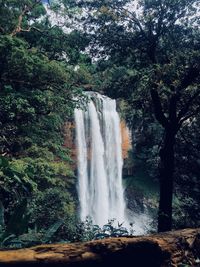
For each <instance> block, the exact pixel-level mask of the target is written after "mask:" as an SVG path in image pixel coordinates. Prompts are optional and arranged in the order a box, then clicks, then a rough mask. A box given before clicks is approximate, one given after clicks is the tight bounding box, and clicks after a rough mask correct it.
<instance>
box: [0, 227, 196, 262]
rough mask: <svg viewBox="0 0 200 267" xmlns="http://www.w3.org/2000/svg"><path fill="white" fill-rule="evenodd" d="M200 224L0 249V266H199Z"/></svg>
mask: <svg viewBox="0 0 200 267" xmlns="http://www.w3.org/2000/svg"><path fill="white" fill-rule="evenodd" d="M199 258H200V228H198V229H184V230H179V231H172V232H166V233H160V234H154V235H150V236H143V237H121V238H107V239H103V240H96V241H91V242H86V243H73V244H55V245H51V244H50V245H41V246H36V247H32V248H26V249H20V250H10V251H0V266H5V267H6V266H18V267H19V266H20V267H24V266H36V267H37V266H38V267H39V266H51V267H56V266H59V267H62V266H68V267H69V266H70V267H79V266H80V267H86V266H87V267H91V266H92V267H95V266H98V267H100V266H103V267H108V266H109V267H110V266H114V265H116V266H119V265H121V266H124V267H125V266H126V267H128V266H135V267H140V266H145V267H149V266H152V267H158V266H160V267H165V266H184V265H180V264H183V263H185V264H187V266H200V265H199V263H198V261H199V260H198V259H199Z"/></svg>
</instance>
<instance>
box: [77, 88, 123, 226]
mask: <svg viewBox="0 0 200 267" xmlns="http://www.w3.org/2000/svg"><path fill="white" fill-rule="evenodd" d="M88 97H89V99H90V100H89V102H88V104H87V105H86V108H85V110H82V109H75V112H74V115H75V123H76V146H77V157H78V195H79V201H80V218H81V220H85V219H86V217H87V216H90V217H91V219H92V221H93V223H95V224H98V225H100V226H102V225H104V224H106V223H107V222H108V220H110V219H116V221H117V222H119V223H122V222H125V221H126V219H125V201H124V196H123V186H122V165H123V160H122V151H121V131H120V119H119V115H118V113H117V111H116V101H115V100H113V99H110V98H108V97H106V96H102V95H100V94H98V93H94V92H90V93H89V94H88Z"/></svg>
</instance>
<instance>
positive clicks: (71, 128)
mask: <svg viewBox="0 0 200 267" xmlns="http://www.w3.org/2000/svg"><path fill="white" fill-rule="evenodd" d="M120 126H121V135H122V156H123V159H127V158H128V151H129V150H130V149H131V148H132V145H131V135H130V133H129V130H128V128H127V127H126V123H125V121H123V120H122V121H121V123H120ZM64 138H65V142H64V146H65V147H66V148H69V149H70V151H71V157H72V159H73V160H74V161H76V159H77V151H76V143H75V142H76V141H75V123H74V122H66V123H65V125H64ZM74 167H75V166H74Z"/></svg>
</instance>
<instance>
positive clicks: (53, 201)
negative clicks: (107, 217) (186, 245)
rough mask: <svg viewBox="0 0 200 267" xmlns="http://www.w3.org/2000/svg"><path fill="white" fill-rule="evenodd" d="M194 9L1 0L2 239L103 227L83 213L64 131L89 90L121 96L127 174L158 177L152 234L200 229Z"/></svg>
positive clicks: (33, 240)
mask: <svg viewBox="0 0 200 267" xmlns="http://www.w3.org/2000/svg"><path fill="white" fill-rule="evenodd" d="M199 8H200V7H199V1H198V0H178V1H177V0H138V1H137V3H136V2H135V1H130V0H120V1H115V0H109V1H108V0H99V1H93V0H90V1H89V0H88V1H87V0H85V1H82V0H74V1H71V0H62V1H42V0H21V1H17V0H0V247H12V248H13V247H15V248H20V247H24V246H30V245H34V244H39V243H48V242H74V241H84V240H90V239H93V238H95V231H97V230H98V231H97V232H98V233H100V234H101V237H102V236H106V234H105V233H104V232H103V231H100V229H97V226H95V227H96V228H95V227H94V226H93V225H92V222H91V221H86V222H80V219H79V216H78V212H77V210H78V197H77V191H76V183H77V172H76V170H74V167H73V166H74V159H73V158H72V157H71V152H70V150H69V148H68V147H66V146H65V140H64V139H65V134H66V133H65V127H64V126H65V123H66V121H73V116H74V109H75V108H78V107H79V108H84V104H85V103H87V101H88V100H87V97H86V96H85V94H84V92H85V91H97V92H100V93H101V94H104V95H107V96H109V97H111V98H113V99H117V101H118V103H120V104H119V106H120V108H119V113H120V116H121V117H122V118H123V119H124V120H125V121H126V123H127V125H128V127H129V129H130V130H131V134H132V140H133V151H132V152H131V153H130V155H129V157H130V158H131V160H132V162H133V172H134V171H135V172H138V170H142V171H144V172H145V175H146V176H147V177H148V179H151V180H154V181H158V183H159V188H160V190H159V200H158V203H157V205H158V216H157V215H156V217H155V221H156V227H157V229H158V231H159V232H163V231H168V230H171V229H180V228H186V227H200V206H199V195H200V179H199V178H200V177H199V175H200V155H199V151H200V136H199V131H200V20H199V14H200V13H199V12H200V9H199ZM119 227H120V226H119ZM114 230H115V229H114V228H112V231H111V232H110V235H112V234H113V233H114ZM154 230H155V229H154ZM123 232H125V234H127V232H126V231H125V230H124V228H123V229H122V230H121V232H120V231H119V229H118V233H120V234H123Z"/></svg>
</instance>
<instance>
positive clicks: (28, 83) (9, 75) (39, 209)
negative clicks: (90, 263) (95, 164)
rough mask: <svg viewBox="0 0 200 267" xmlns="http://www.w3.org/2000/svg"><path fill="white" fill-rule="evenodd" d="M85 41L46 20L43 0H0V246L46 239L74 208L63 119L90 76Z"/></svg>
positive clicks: (72, 178)
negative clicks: (83, 53) (85, 54)
mask: <svg viewBox="0 0 200 267" xmlns="http://www.w3.org/2000/svg"><path fill="white" fill-rule="evenodd" d="M52 8H54V7H52ZM54 11H55V10H54ZM52 12H53V11H52ZM86 45H87V39H86V38H85V39H84V38H83V36H81V34H79V32H78V31H73V32H71V33H66V32H64V31H63V29H62V28H61V27H59V26H55V25H52V23H51V21H50V20H49V16H48V14H47V10H46V8H44V6H43V4H42V1H35V0H31V1H29V0H24V1H15V0H13V1H0V127H1V131H0V199H1V201H0V232H1V246H9V247H21V246H25V245H29V244H35V243H38V242H39V243H40V242H41V241H40V240H42V241H43V242H49V240H50V239H51V237H52V236H53V235H54V233H55V232H56V231H57V230H58V229H59V227H61V224H62V223H60V220H61V219H63V217H64V216H65V217H71V216H72V214H74V213H75V198H76V196H72V193H73V192H74V184H75V177H74V174H73V171H72V169H71V163H72V160H71V157H70V151H69V150H68V149H67V148H65V147H64V127H63V126H64V123H65V122H66V120H67V119H71V118H72V114H73V110H74V108H75V107H76V106H77V105H81V103H82V101H84V98H83V97H82V88H83V86H82V85H84V84H85V83H87V80H88V79H91V76H90V74H89V73H90V70H89V71H87V68H86V67H85V64H88V63H87V62H89V61H88V58H87V57H86V56H83V55H82V54H81V50H84V48H85V46H86ZM79 63H80V70H81V71H80V72H79V75H76V70H75V66H76V65H77V64H79ZM82 70H83V71H82ZM63 215H64V216H63ZM58 221H59V223H58Z"/></svg>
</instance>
